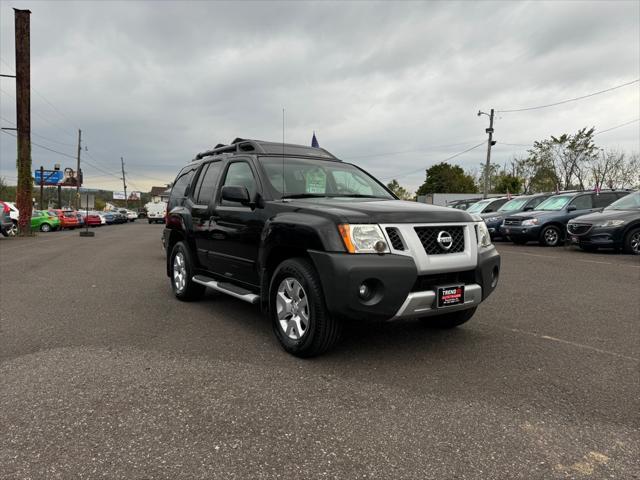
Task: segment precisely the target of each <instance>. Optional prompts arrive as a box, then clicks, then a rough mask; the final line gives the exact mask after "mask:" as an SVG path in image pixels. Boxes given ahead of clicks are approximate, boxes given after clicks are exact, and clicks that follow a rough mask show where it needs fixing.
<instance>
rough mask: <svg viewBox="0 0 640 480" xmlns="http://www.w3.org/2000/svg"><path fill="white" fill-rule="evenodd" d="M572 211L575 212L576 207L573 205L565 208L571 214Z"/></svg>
mask: <svg viewBox="0 0 640 480" xmlns="http://www.w3.org/2000/svg"><path fill="white" fill-rule="evenodd" d="M574 210H577V208H576V206H575V205H569V206H568V207H567V212H573V211H574Z"/></svg>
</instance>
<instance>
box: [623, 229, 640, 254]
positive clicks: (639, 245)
mask: <svg viewBox="0 0 640 480" xmlns="http://www.w3.org/2000/svg"><path fill="white" fill-rule="evenodd" d="M624 251H625V252H626V253H631V254H633V255H640V228H633V229H631V230H629V231H628V232H627V234H626V235H625V237H624Z"/></svg>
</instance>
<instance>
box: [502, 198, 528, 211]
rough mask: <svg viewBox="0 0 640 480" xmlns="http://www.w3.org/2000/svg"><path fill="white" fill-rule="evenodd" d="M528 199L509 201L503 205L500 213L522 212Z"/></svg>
mask: <svg viewBox="0 0 640 480" xmlns="http://www.w3.org/2000/svg"><path fill="white" fill-rule="evenodd" d="M528 200H529V199H528V198H514V199H513V200H509V201H508V202H507V203H505V204H504V205H502V206H501V207H500V208H499V209H498V211H499V212H513V211H514V210H522V209H523V208H524V206H525V204H526V203H527V201H528Z"/></svg>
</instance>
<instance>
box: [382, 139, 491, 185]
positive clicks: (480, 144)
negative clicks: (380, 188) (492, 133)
mask: <svg viewBox="0 0 640 480" xmlns="http://www.w3.org/2000/svg"><path fill="white" fill-rule="evenodd" d="M484 144H485V141H484V140H483V141H482V142H480V143H478V144H477V145H474V146H473V147H471V148H467V149H466V150H463V151H462V152H458V153H456V154H454V155H451V156H450V157H447V158H445V159H443V160H440V162H439V163H443V162H447V161H449V160H452V159H454V158H456V157H459V156H460V155H462V154H463V153H467V152H470V151H471V150H474V149H476V148H478V147H480V146H482V145H484ZM423 170H424V167H422V168H420V169H418V170H413V171H411V172H406V173H401V174H399V175H393V176H391V177H384V178H382V179H381V180H391V179H398V178H402V177H406V176H407V175H411V174H412V173H418V172H421V171H423Z"/></svg>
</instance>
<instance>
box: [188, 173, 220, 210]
mask: <svg viewBox="0 0 640 480" xmlns="http://www.w3.org/2000/svg"><path fill="white" fill-rule="evenodd" d="M204 168H205V169H206V170H204V171H203V172H202V174H201V175H200V178H201V180H200V181H199V185H198V186H196V189H197V191H196V192H195V195H194V198H195V200H196V203H197V204H199V205H209V203H210V202H211V199H212V198H213V194H214V192H215V190H216V186H217V185H218V179H219V178H220V170H221V169H222V163H221V162H213V163H209V164H207V165H205V167H204Z"/></svg>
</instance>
